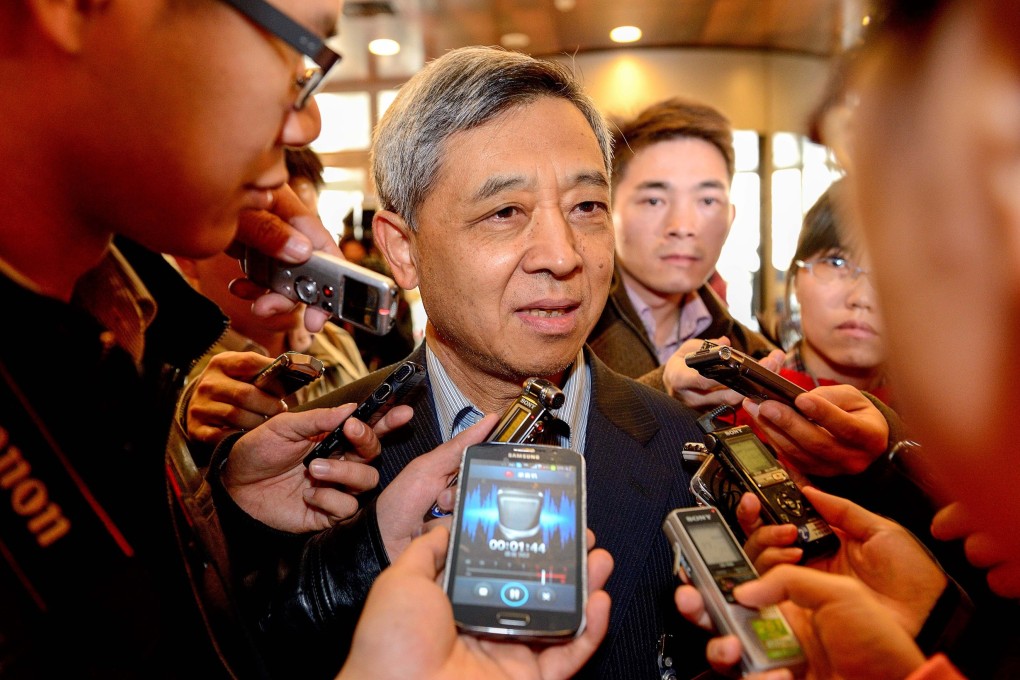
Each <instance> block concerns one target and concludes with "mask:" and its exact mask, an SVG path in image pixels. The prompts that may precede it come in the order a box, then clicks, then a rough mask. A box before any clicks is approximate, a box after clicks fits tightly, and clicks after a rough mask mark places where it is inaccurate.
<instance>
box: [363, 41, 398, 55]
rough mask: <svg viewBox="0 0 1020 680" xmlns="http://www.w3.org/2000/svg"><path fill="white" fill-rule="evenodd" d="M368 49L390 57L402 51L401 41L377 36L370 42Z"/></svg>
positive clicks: (376, 53) (373, 52)
mask: <svg viewBox="0 0 1020 680" xmlns="http://www.w3.org/2000/svg"><path fill="white" fill-rule="evenodd" d="M368 51H369V52H371V53H372V54H375V55H377V56H380V57H389V56H391V55H394V54H396V53H397V52H399V51H400V43H398V42H397V41H396V40H390V39H389V38H376V39H375V40H373V41H372V42H370V43H368Z"/></svg>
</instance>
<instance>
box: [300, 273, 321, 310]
mask: <svg viewBox="0 0 1020 680" xmlns="http://www.w3.org/2000/svg"><path fill="white" fill-rule="evenodd" d="M294 292H295V293H297V296H298V297H299V298H301V302H304V303H305V304H309V305H310V304H313V303H314V302H315V300H316V298H318V296H319V284H317V283H315V279H310V278H308V277H307V276H299V277H298V279H297V281H295V282H294Z"/></svg>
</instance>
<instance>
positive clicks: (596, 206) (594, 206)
mask: <svg viewBox="0 0 1020 680" xmlns="http://www.w3.org/2000/svg"><path fill="white" fill-rule="evenodd" d="M602 208H603V204H602V203H599V202H598V201H585V202H584V203H578V205H577V209H578V210H580V211H581V212H583V213H591V212H595V211H597V210H601V209H602Z"/></svg>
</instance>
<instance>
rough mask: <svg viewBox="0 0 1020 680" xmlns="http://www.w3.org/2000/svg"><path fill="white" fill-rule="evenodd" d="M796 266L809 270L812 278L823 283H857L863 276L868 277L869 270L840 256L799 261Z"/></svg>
mask: <svg viewBox="0 0 1020 680" xmlns="http://www.w3.org/2000/svg"><path fill="white" fill-rule="evenodd" d="M794 264H795V265H797V266H798V267H800V268H801V269H807V270H808V271H809V272H811V274H812V276H814V277H815V278H816V279H818V280H819V281H821V282H823V283H832V282H834V281H856V280H857V278H858V277H859V276H860V275H861V274H864V275H865V276H867V275H868V270H866V269H864V268H862V267H861V266H860V265H858V264H857V263H856V262H854V261H853V260H850V259H849V258H846V257H841V256H839V255H826V256H825V257H819V258H816V259H814V260H808V261H806V262H805V261H804V260H797V261H795V262H794Z"/></svg>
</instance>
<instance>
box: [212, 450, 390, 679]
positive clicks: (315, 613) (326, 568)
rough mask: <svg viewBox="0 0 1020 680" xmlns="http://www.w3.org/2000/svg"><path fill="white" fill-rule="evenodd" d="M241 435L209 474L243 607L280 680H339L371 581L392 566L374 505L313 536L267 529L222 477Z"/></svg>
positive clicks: (220, 452)
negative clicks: (297, 679)
mask: <svg viewBox="0 0 1020 680" xmlns="http://www.w3.org/2000/svg"><path fill="white" fill-rule="evenodd" d="M239 436H240V433H238V434H237V435H232V436H230V437H228V438H226V439H224V440H223V442H221V443H220V445H219V446H218V447H217V449H216V451H215V453H214V455H213V461H212V465H210V469H209V482H210V485H211V486H212V490H213V491H212V492H213V498H214V501H215V504H216V510H217V513H218V514H219V516H220V521H221V524H222V527H223V533H224V536H225V540H226V542H227V548H228V553H229V556H230V561H231V572H232V580H233V584H234V589H235V597H236V598H237V600H238V605H239V608H240V610H241V612H242V615H243V617H244V619H245V621H246V623H247V624H248V625H249V626H250V627H251V629H252V630H253V634H254V636H255V638H256V640H257V641H258V642H259V646H260V648H261V649H262V651H263V655H264V658H265V661H266V664H267V665H268V666H269V668H270V669H271V670H272V672H273V675H274V676H280V677H303V678H319V677H322V678H332V677H334V676H335V675H336V674H337V672H339V670H340V666H341V665H342V664H343V661H344V659H345V658H346V656H347V652H348V650H349V646H350V640H351V637H352V635H353V632H354V627H355V625H356V623H357V620H358V616H359V615H360V614H361V609H362V606H363V604H364V602H365V599H366V597H367V596H368V591H369V589H370V587H371V585H372V582H373V581H374V580H375V578H376V577H377V576H378V575H379V573H380V572H381V571H382V569H383V568H384V567H386V566H387V565H388V563H389V560H388V557H387V556H386V550H385V548H384V547H383V544H382V539H381V537H380V535H379V527H378V523H377V520H376V514H375V505H374V503H368V504H367V505H366V507H364V508H363V509H362V510H361V511H360V512H359V513H358V514H357V515H356V516H355V517H354V518H352V519H351V520H350V521H347V522H344V523H343V524H338V525H336V526H334V527H332V528H330V529H327V530H325V531H321V532H316V533H311V534H290V533H287V532H282V531H277V530H276V529H273V528H272V527H269V526H266V525H265V524H262V523H261V522H259V521H258V520H256V519H254V518H252V517H251V516H249V515H248V514H247V513H245V512H244V511H243V510H241V508H240V507H238V506H237V504H236V503H234V501H233V499H232V498H231V497H230V495H229V494H228V493H227V491H226V489H225V488H224V487H223V484H222V481H221V479H220V476H219V473H220V470H221V469H222V466H223V464H224V463H225V462H226V459H227V456H228V455H229V452H230V449H231V447H232V446H233V444H234V442H236V440H237V438H238V437H239Z"/></svg>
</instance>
